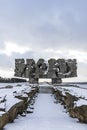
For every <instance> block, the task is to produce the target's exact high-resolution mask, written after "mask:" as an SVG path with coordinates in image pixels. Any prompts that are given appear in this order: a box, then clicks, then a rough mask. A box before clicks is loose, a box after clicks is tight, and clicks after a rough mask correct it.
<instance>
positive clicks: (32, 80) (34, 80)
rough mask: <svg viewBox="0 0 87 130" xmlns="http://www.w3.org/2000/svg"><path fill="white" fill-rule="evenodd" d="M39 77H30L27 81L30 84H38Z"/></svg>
mask: <svg viewBox="0 0 87 130" xmlns="http://www.w3.org/2000/svg"><path fill="white" fill-rule="evenodd" d="M38 81H39V79H38V78H30V79H29V83H30V84H38Z"/></svg>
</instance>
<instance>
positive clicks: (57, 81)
mask: <svg viewBox="0 0 87 130" xmlns="http://www.w3.org/2000/svg"><path fill="white" fill-rule="evenodd" d="M60 83H62V79H61V78H52V84H60Z"/></svg>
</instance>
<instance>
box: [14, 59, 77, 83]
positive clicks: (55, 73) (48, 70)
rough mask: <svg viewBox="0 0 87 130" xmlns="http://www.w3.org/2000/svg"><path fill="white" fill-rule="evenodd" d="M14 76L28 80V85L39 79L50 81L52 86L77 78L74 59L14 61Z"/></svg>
mask: <svg viewBox="0 0 87 130" xmlns="http://www.w3.org/2000/svg"><path fill="white" fill-rule="evenodd" d="M14 75H15V76H17V77H24V78H29V83H33V84H34V83H38V81H39V78H49V79H52V83H53V84H57V83H61V82H62V80H61V79H62V78H70V77H76V76H77V62H76V59H68V60H65V59H57V60H56V59H53V58H51V59H49V60H48V61H45V60H44V59H39V60H38V61H37V63H36V62H35V60H34V59H26V62H25V60H24V59H15V74H14Z"/></svg>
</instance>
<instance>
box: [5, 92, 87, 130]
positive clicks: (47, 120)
mask: <svg viewBox="0 0 87 130" xmlns="http://www.w3.org/2000/svg"><path fill="white" fill-rule="evenodd" d="M54 102H55V100H54V97H53V96H52V95H51V94H38V97H37V98H36V102H35V104H34V110H33V111H34V112H33V113H32V114H27V116H26V117H19V118H18V119H15V121H14V123H10V124H7V125H6V126H5V128H4V130H19V129H20V130H87V124H82V123H79V122H78V120H77V119H73V118H70V117H69V115H68V114H67V113H65V112H64V109H63V106H61V105H60V104H56V103H54Z"/></svg>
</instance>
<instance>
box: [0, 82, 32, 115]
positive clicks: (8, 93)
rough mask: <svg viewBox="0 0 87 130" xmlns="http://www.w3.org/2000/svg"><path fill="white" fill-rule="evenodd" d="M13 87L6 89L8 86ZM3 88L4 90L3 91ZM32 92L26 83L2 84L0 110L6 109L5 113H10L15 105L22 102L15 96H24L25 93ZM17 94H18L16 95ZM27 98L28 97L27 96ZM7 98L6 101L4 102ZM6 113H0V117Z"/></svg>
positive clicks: (0, 85)
mask: <svg viewBox="0 0 87 130" xmlns="http://www.w3.org/2000/svg"><path fill="white" fill-rule="evenodd" d="M8 85H9V86H12V88H5V87H6V86H8ZM1 88H2V89H1ZM26 90H27V91H28V92H29V90H30V91H31V87H30V86H29V84H26V83H0V109H1V108H2V109H5V112H6V111H8V110H9V109H10V108H11V107H12V106H13V105H14V104H16V103H18V102H20V101H21V100H19V99H17V98H15V94H19V95H20V94H22V95H23V91H26ZM14 92H17V93H14ZM25 96H27V95H25ZM4 98H5V101H4V102H2V100H3V99H4ZM3 113H4V111H0V115H1V114H3Z"/></svg>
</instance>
